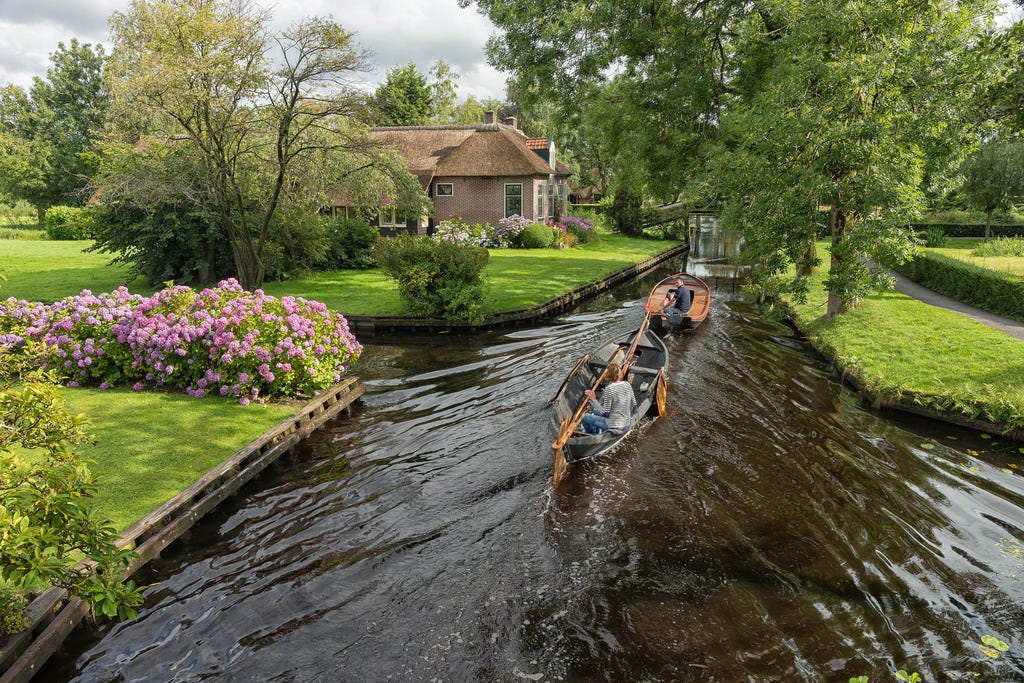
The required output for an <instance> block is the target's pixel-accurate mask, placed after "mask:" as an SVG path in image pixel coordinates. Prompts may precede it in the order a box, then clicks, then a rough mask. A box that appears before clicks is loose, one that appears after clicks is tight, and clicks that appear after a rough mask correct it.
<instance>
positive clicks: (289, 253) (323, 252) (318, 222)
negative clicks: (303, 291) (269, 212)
mask: <svg viewBox="0 0 1024 683" xmlns="http://www.w3.org/2000/svg"><path fill="white" fill-rule="evenodd" d="M330 248H331V244H330V238H329V236H328V233H327V221H326V220H325V218H324V217H323V216H322V215H320V214H315V213H308V212H306V211H296V210H292V209H291V208H290V207H283V208H281V209H280V210H279V213H278V215H277V217H275V220H274V225H273V228H272V229H271V231H270V239H268V241H267V244H266V247H265V248H264V252H263V264H264V267H265V268H266V278H267V279H269V280H287V279H289V278H293V277H298V276H301V275H304V274H306V273H309V272H311V271H313V270H315V269H316V268H319V267H322V266H324V265H326V263H327V258H328V253H329V252H330ZM232 272H234V269H232Z"/></svg>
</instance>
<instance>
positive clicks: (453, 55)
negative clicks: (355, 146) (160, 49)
mask: <svg viewBox="0 0 1024 683" xmlns="http://www.w3.org/2000/svg"><path fill="white" fill-rule="evenodd" d="M264 1H265V0H264ZM267 4H269V3H267ZM127 7H128V0H0V85H2V84H5V83H14V84H16V85H20V86H22V87H26V88H27V87H28V86H29V85H31V82H32V77H33V76H45V75H46V69H47V68H48V67H49V61H50V60H49V56H50V54H51V53H52V52H53V51H54V50H55V49H56V48H57V43H58V42H64V43H65V44H67V43H69V42H70V41H71V39H72V38H77V39H78V40H79V41H81V42H84V43H92V44H97V43H101V42H102V43H104V44H105V47H107V50H108V52H109V47H110V46H109V44H107V42H106V41H107V19H108V18H109V16H110V15H111V14H112V13H113V12H114V11H116V10H124V9H126V8H127ZM328 15H332V16H333V17H334V19H335V20H336V21H337V22H338V23H340V24H341V25H342V26H344V27H345V28H346V29H348V30H350V31H352V32H354V33H355V34H356V40H357V42H358V43H359V45H360V46H361V47H362V48H364V49H366V50H368V51H369V52H370V53H372V57H373V61H374V63H375V65H376V67H377V68H376V70H375V71H374V72H373V73H371V74H369V75H368V76H367V78H368V80H370V81H371V82H372V83H374V84H375V83H377V82H379V81H380V80H382V79H383V78H384V75H385V72H386V71H387V69H388V68H390V67H393V66H401V65H405V64H408V63H409V62H410V61H411V62H413V63H414V64H415V65H416V67H417V68H418V69H419V70H420V71H421V72H423V73H427V70H428V69H429V68H430V66H431V65H432V64H434V63H435V62H436V61H437V60H439V59H442V60H444V61H445V62H446V63H447V64H448V65H449V66H451V67H452V69H453V70H454V71H455V72H456V73H458V74H459V75H460V78H459V81H458V86H459V97H460V99H461V98H465V97H467V96H469V95H474V96H476V97H478V98H481V99H482V98H486V97H496V98H502V97H504V94H505V87H504V83H505V77H504V76H503V75H502V74H500V73H499V72H497V71H496V70H495V69H494V68H492V67H491V66H490V65H488V64H487V62H486V56H485V54H484V45H485V43H486V41H487V38H488V37H489V36H490V35H491V34H492V33H494V27H493V26H492V25H491V24H490V22H489V21H488V20H487V19H486V18H484V17H483V16H481V15H480V14H479V13H478V12H477V11H476V10H475V9H472V8H467V9H463V8H461V7H459V5H458V2H457V0H434V2H432V3H423V2H417V1H416V0H391V1H390V2H386V3H385V2H378V1H377V0H349V1H347V2H339V1H338V0H278V2H276V3H274V4H273V17H274V19H273V20H274V23H275V24H276V25H278V26H281V27H283V26H287V25H289V24H292V23H295V22H296V21H299V20H301V19H303V18H305V17H309V16H328Z"/></svg>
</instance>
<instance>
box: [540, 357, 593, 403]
mask: <svg viewBox="0 0 1024 683" xmlns="http://www.w3.org/2000/svg"><path fill="white" fill-rule="evenodd" d="M588 360H590V354H589V353H585V354H583V356H582V357H581V358H580V359H579V360H578V361H576V365H574V366H572V370H570V371H569V374H568V375H566V376H565V379H563V380H562V384H561V386H559V387H558V391H556V392H555V395H554V396H552V397H551V398H549V399H548V403H554V402H555V399H556V398H558V395H559V394H561V393H562V389H564V388H565V385H566V384H568V383H569V380H571V379H572V378H573V377H575V376H576V373H577V372H579V371H580V368H582V367H583V364H584V363H586V362H587V361H588Z"/></svg>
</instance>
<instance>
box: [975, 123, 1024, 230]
mask: <svg viewBox="0 0 1024 683" xmlns="http://www.w3.org/2000/svg"><path fill="white" fill-rule="evenodd" d="M960 172H961V173H962V174H963V176H964V182H963V186H962V188H961V190H962V192H963V194H964V195H965V196H966V197H967V199H968V200H969V201H970V202H971V204H972V205H973V206H974V207H975V208H977V209H981V210H982V211H984V212H985V237H989V236H990V232H989V224H990V223H991V220H992V212H993V211H995V210H996V209H1009V208H1011V206H1012V204H1013V201H1014V200H1019V199H1021V198H1024V142H1022V141H1020V140H995V141H992V142H987V143H985V144H983V145H982V146H981V148H980V149H978V150H977V151H976V152H975V153H974V154H973V155H971V156H970V157H968V158H967V160H966V161H965V162H964V164H963V165H962V166H961V169H960Z"/></svg>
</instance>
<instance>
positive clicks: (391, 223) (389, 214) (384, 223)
mask: <svg viewBox="0 0 1024 683" xmlns="http://www.w3.org/2000/svg"><path fill="white" fill-rule="evenodd" d="M377 220H378V224H379V225H380V227H382V228H404V227H405V219H404V218H402V215H401V214H400V213H398V209H396V208H395V207H393V206H389V207H386V208H383V209H381V210H380V212H379V213H378V214H377Z"/></svg>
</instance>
